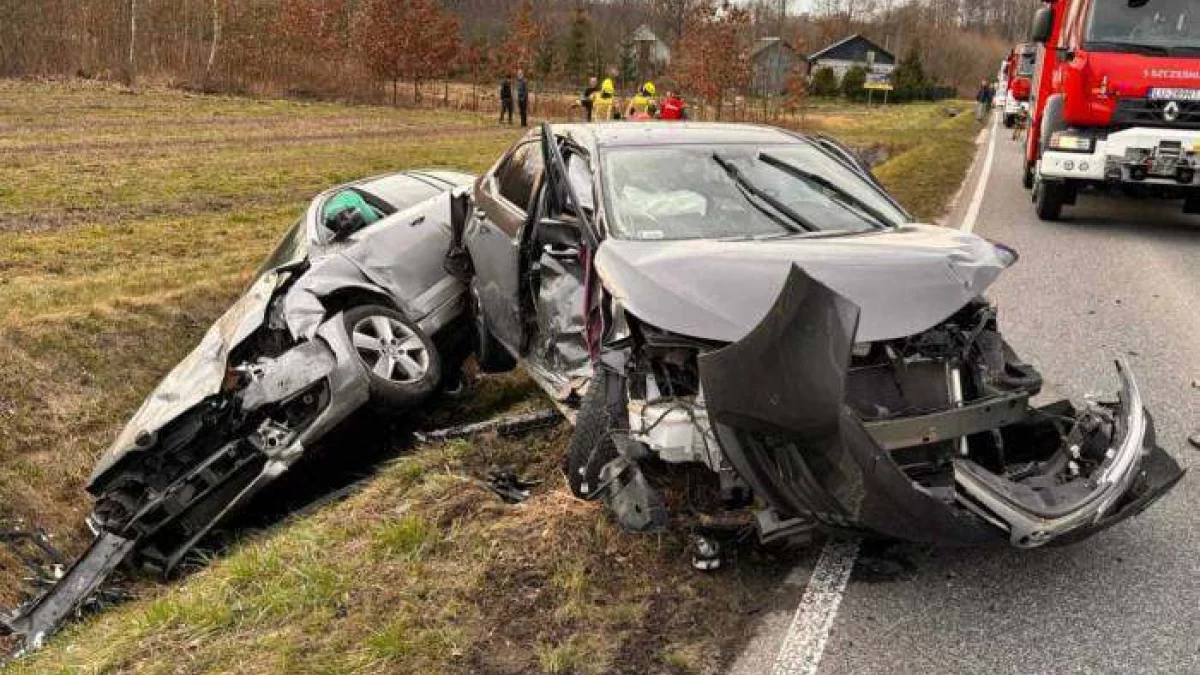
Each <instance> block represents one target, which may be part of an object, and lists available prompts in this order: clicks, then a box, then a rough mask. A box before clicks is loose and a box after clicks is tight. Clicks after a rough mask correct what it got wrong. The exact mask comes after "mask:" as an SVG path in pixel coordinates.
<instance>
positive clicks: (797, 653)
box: [774, 540, 858, 675]
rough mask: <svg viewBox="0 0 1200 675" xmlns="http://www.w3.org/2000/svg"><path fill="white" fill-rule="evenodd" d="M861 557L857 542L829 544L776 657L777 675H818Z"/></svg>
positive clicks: (815, 569) (831, 542)
mask: <svg viewBox="0 0 1200 675" xmlns="http://www.w3.org/2000/svg"><path fill="white" fill-rule="evenodd" d="M857 558H858V542H857V541H838V540H834V541H830V542H829V543H828V544H826V545H825V548H824V549H823V550H822V551H821V557H820V558H819V559H818V560H817V565H816V567H814V568H813V571H812V576H811V577H809V580H808V588H807V589H805V591H804V597H802V598H801V599H800V606H799V607H797V608H796V614H795V616H793V617H792V625H791V626H790V627H788V632H787V637H785V638H784V640H783V647H782V648H781V649H780V650H779V656H777V657H776V658H775V670H774V674H775V675H813V674H814V673H816V672H817V668H818V667H820V665H821V656H822V655H823V654H824V653H825V643H826V642H828V641H829V631H830V630H831V629H832V628H833V620H834V619H835V618H837V611H838V607H839V606H840V605H841V604H842V593H843V592H845V590H846V584H847V583H848V582H849V581H850V573H851V572H852V571H854V561H855V560H856V559H857Z"/></svg>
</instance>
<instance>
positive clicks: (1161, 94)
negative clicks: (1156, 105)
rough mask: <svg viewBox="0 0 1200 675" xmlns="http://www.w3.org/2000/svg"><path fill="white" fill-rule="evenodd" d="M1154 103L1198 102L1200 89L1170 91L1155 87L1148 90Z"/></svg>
mask: <svg viewBox="0 0 1200 675" xmlns="http://www.w3.org/2000/svg"><path fill="white" fill-rule="evenodd" d="M1150 99H1151V100H1154V101H1200V89H1172V88H1159V87H1156V88H1154V89H1151V90H1150Z"/></svg>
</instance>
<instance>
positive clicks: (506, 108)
mask: <svg viewBox="0 0 1200 675" xmlns="http://www.w3.org/2000/svg"><path fill="white" fill-rule="evenodd" d="M516 94H517V109H518V110H520V111H521V126H527V124H528V122H529V83H528V82H526V81H525V71H523V70H518V71H517V86H516ZM505 115H508V123H509V124H512V123H513V83H512V80H510V79H509V77H508V76H507V75H505V76H504V79H503V80H501V82H500V123H501V124H503V123H504V116H505Z"/></svg>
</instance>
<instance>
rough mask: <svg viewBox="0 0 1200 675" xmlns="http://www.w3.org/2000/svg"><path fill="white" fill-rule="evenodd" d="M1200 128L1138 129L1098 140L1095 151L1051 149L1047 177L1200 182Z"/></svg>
mask: <svg viewBox="0 0 1200 675" xmlns="http://www.w3.org/2000/svg"><path fill="white" fill-rule="evenodd" d="M1198 155H1200V131H1196V130H1184V129H1154V128H1140V127H1139V128H1134V129H1127V130H1125V131H1119V132H1117V133H1113V134H1110V135H1109V136H1108V137H1106V138H1102V139H1097V140H1096V146H1095V149H1094V150H1093V151H1092V152H1064V151H1060V150H1049V149H1048V150H1046V152H1045V153H1043V155H1042V159H1041V161H1040V163H1039V165H1038V172H1039V175H1040V176H1041V177H1042V178H1043V179H1052V180H1077V181H1090V182H1107V183H1117V184H1120V183H1132V184H1144V185H1162V186H1172V187H1197V186H1200V180H1198V176H1197V172H1198V170H1200V156H1198Z"/></svg>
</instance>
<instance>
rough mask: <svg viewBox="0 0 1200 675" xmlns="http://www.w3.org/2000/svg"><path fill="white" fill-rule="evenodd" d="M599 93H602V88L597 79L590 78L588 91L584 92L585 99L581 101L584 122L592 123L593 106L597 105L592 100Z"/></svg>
mask: <svg viewBox="0 0 1200 675" xmlns="http://www.w3.org/2000/svg"><path fill="white" fill-rule="evenodd" d="M598 91H600V86H599V84H597V82H596V78H594V77H589V78H588V86H587V89H584V90H583V97H582V98H580V99H579V104H580V105H582V106H583V121H584V122H591V121H592V106H593V105H595V103H596V102H595V101H593V100H592V94H595V93H596V92H598Z"/></svg>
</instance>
